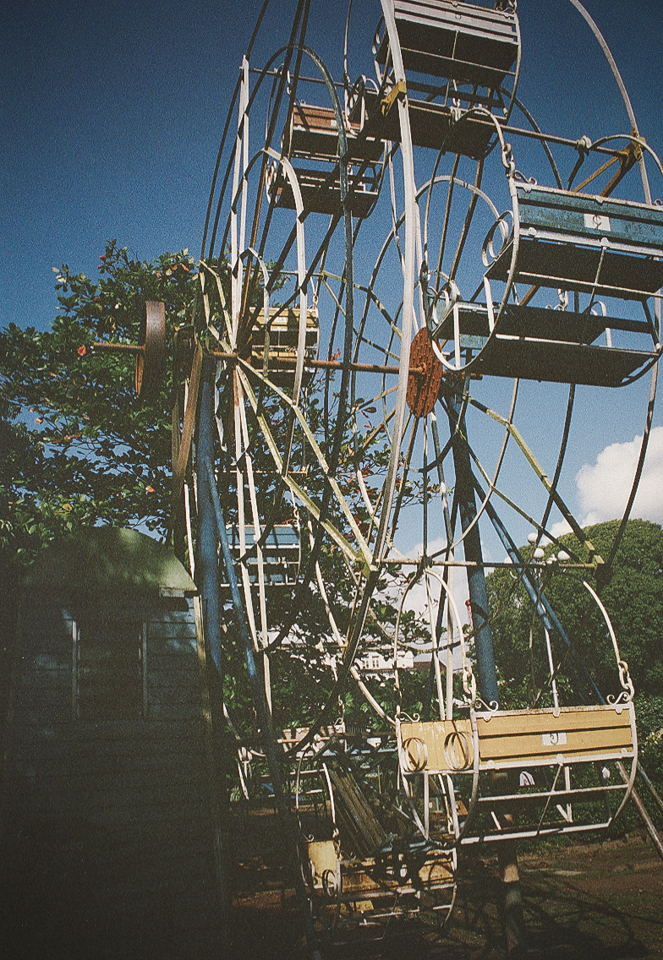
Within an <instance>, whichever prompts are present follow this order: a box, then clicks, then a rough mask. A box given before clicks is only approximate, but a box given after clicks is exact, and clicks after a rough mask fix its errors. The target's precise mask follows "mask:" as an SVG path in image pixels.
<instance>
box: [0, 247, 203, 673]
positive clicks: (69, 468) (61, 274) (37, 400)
mask: <svg viewBox="0 0 663 960" xmlns="http://www.w3.org/2000/svg"><path fill="white" fill-rule="evenodd" d="M56 274H57V277H56V291H57V296H58V303H59V311H58V313H57V316H56V317H55V319H54V321H53V324H52V327H51V329H50V330H47V331H37V330H35V329H34V328H31V327H28V328H26V329H22V328H20V327H19V326H17V325H16V324H10V325H9V326H8V327H7V328H6V329H3V330H1V331H0V387H1V392H0V447H1V449H2V451H3V456H2V459H1V461H0V575H1V576H2V582H3V586H4V588H5V598H6V602H5V603H4V604H3V607H2V610H3V612H2V622H1V623H0V628H1V629H2V647H3V650H4V656H5V658H6V657H7V656H8V649H9V645H10V642H11V636H12V634H13V616H14V611H13V608H12V604H11V602H10V601H11V598H12V597H14V596H15V595H16V591H15V589H13V586H12V585H14V586H15V585H16V584H17V583H18V580H19V577H20V574H21V569H22V568H23V567H24V566H25V565H27V564H28V563H30V562H31V561H32V560H33V559H34V558H35V557H36V556H37V555H38V554H39V553H40V552H41V550H43V549H44V547H45V546H46V545H47V544H48V543H50V542H51V541H52V540H53V539H55V538H57V537H58V536H60V535H62V534H65V533H67V532H70V531H72V530H74V529H76V528H78V527H80V526H84V525H94V524H97V523H117V524H121V525H124V526H127V525H129V526H130V525H139V524H142V525H144V526H145V527H147V528H148V529H151V530H154V531H155V532H157V533H158V534H160V535H162V536H163V535H164V534H165V533H166V530H167V527H168V517H169V511H170V450H171V435H170V416H169V409H170V389H171V378H172V372H171V370H170V369H169V368H168V367H167V368H166V372H165V377H164V382H163V385H162V387H161V389H160V390H159V391H158V392H157V393H156V394H155V395H154V396H153V397H152V398H151V399H150V401H149V402H143V401H138V400H137V398H136V395H135V391H134V386H133V382H134V376H133V363H134V360H133V356H132V355H130V354H110V353H105V352H101V351H95V350H94V349H93V344H94V342H95V341H113V342H126V343H136V342H138V339H139V331H140V323H141V318H142V314H143V311H144V304H145V301H146V300H162V301H164V302H165V303H166V318H167V321H166V322H167V328H168V329H167V335H168V336H170V335H171V334H172V331H173V328H174V327H175V326H178V325H184V324H188V323H190V322H191V307H192V303H193V300H194V297H195V290H196V281H195V276H196V268H195V265H194V261H193V259H192V258H191V257H190V256H189V255H188V253H187V251H182V252H181V253H177V254H169V253H166V254H163V255H162V256H161V257H158V258H157V259H156V260H153V261H151V262H145V261H140V260H137V259H134V258H131V257H130V256H129V254H128V252H127V250H126V248H122V247H119V246H118V244H117V242H116V241H110V242H109V243H108V244H107V246H106V249H105V252H104V254H103V255H102V256H101V258H100V264H99V276H98V278H96V279H94V280H93V279H91V278H89V277H86V276H85V275H84V274H82V273H74V272H72V271H71V270H70V269H69V267H68V266H67V265H66V264H65V265H63V266H62V267H61V269H60V270H56ZM2 674H3V676H5V677H6V676H7V674H8V670H7V669H3V670H2Z"/></svg>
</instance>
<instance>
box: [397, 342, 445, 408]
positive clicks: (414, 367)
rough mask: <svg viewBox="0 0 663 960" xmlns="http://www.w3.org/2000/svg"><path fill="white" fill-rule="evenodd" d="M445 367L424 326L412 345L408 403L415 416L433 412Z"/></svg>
mask: <svg viewBox="0 0 663 960" xmlns="http://www.w3.org/2000/svg"><path fill="white" fill-rule="evenodd" d="M443 374H444V367H443V365H442V363H441V362H440V361H439V360H438V358H437V357H436V356H435V353H434V352H433V345H432V343H431V339H430V336H429V335H428V330H427V329H426V328H425V327H423V328H422V329H421V330H420V331H419V333H418V334H417V335H416V336H415V338H414V340H413V341H412V346H411V347H410V374H409V377H408V381H407V394H406V399H407V405H408V407H409V408H410V410H411V411H412V413H413V414H414V415H415V417H425V416H426V415H427V414H429V413H431V412H432V410H433V409H434V407H435V404H436V402H437V397H438V394H439V392H440V384H441V383H442V376H443Z"/></svg>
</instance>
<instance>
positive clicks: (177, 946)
mask: <svg viewBox="0 0 663 960" xmlns="http://www.w3.org/2000/svg"><path fill="white" fill-rule="evenodd" d="M195 594H196V588H195V585H194V583H193V581H192V580H191V578H190V577H189V575H188V574H187V572H186V571H185V569H184V568H183V567H182V565H181V564H180V563H179V562H178V561H177V560H176V558H175V557H174V555H173V554H172V553H171V552H170V551H169V550H168V549H167V548H166V547H165V546H164V545H162V544H160V543H158V542H157V541H155V540H153V539H151V538H150V537H148V536H145V535H144V534H141V533H138V532H137V531H134V530H124V529H117V528H110V527H102V528H95V529H91V530H88V531H87V532H86V533H84V534H83V535H79V536H75V537H71V538H69V539H67V540H64V541H62V542H60V543H58V544H56V545H54V546H53V547H52V548H51V549H50V550H49V551H47V552H46V553H45V554H44V555H43V557H42V558H41V559H40V560H39V561H38V562H37V563H36V564H35V565H34V566H33V568H32V569H31V570H30V571H29V573H28V575H27V576H26V578H25V583H24V595H23V598H22V612H21V615H20V619H19V627H18V638H17V655H16V664H15V669H14V674H13V679H12V692H11V696H10V710H9V716H8V721H7V729H6V738H5V739H6V744H5V755H4V764H3V770H4V773H3V781H4V782H3V796H2V801H3V807H2V845H3V866H2V881H0V888H1V893H2V899H3V905H2V906H1V907H0V912H2V913H4V916H3V918H2V919H3V921H4V934H3V940H4V944H5V947H6V946H7V945H9V944H11V947H10V952H9V953H7V952H5V947H3V956H5V957H7V958H9V957H10V956H12V957H16V958H19V957H20V958H28V957H33V956H34V957H41V958H43V957H49V958H55V957H60V956H63V957H64V956H66V957H68V958H74V957H76V958H77V957H86V958H88V960H89V958H95V960H97V958H101V957H109V958H111V957H112V958H113V960H119V958H136V957H140V958H151V957H155V958H156V957H158V958H159V960H167V958H173V960H184V958H187V957H194V956H195V957H196V958H201V957H207V956H212V955H218V950H217V947H218V942H219V906H218V904H219V900H218V895H217V891H216V885H215V869H214V849H215V837H216V836H217V833H216V831H217V818H216V816H215V813H214V810H215V807H214V790H213V789H212V782H213V781H212V773H211V753H210V743H211V741H210V739H209V730H208V728H207V722H208V721H207V719H206V718H208V717H209V711H208V710H207V709H206V696H205V690H206V683H205V673H204V650H203V644H202V638H201V636H200V633H201V630H200V629H198V628H197V619H198V618H197V615H196V609H195V602H194V600H195Z"/></svg>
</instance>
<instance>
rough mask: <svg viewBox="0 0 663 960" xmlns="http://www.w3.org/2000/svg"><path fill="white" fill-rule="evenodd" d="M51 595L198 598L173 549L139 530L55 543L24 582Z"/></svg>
mask: <svg viewBox="0 0 663 960" xmlns="http://www.w3.org/2000/svg"><path fill="white" fill-rule="evenodd" d="M24 584H25V586H26V588H27V589H28V590H39V591H40V592H44V591H49V592H53V593H65V594H71V593H77V594H88V595H90V594H106V595H107V594H108V593H109V592H112V593H137V592H139V593H153V594H155V593H159V592H162V593H163V592H166V593H171V594H172V593H186V594H191V593H196V592H197V590H196V585H195V584H194V582H193V580H192V579H191V577H190V576H189V574H188V573H187V572H186V570H185V569H184V567H183V566H182V564H181V563H180V561H179V560H178V559H177V558H176V556H175V554H174V553H173V552H172V550H171V549H170V548H169V547H167V546H166V545H165V544H163V543H160V542H159V541H158V540H155V539H153V538H152V537H148V536H147V535H146V534H144V533H140V532H139V531H138V530H129V529H126V528H123V527H92V528H90V529H88V530H85V531H82V532H79V533H76V534H72V535H71V536H69V537H66V538H64V539H63V540H59V541H56V542H55V543H53V544H52V545H51V546H50V547H49V548H48V549H47V550H46V552H45V553H44V554H43V555H42V556H41V557H39V559H38V560H36V561H35V563H34V564H33V565H32V567H31V568H30V570H29V571H28V572H27V574H26V576H25V578H24Z"/></svg>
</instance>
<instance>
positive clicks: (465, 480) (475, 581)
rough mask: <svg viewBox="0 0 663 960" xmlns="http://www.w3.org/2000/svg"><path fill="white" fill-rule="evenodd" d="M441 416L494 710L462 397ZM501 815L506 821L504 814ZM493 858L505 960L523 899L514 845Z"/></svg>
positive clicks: (518, 945)
mask: <svg viewBox="0 0 663 960" xmlns="http://www.w3.org/2000/svg"><path fill="white" fill-rule="evenodd" d="M447 415H448V417H449V425H450V427H451V436H452V451H453V460H454V470H455V473H456V486H455V498H456V502H457V503H458V512H459V514H460V523H461V528H462V531H463V533H464V534H465V536H464V538H463V548H464V551H465V560H466V561H467V562H468V563H469V564H470V566H468V572H467V581H468V588H469V593H470V606H471V610H472V623H473V627H474V646H475V650H476V658H477V680H478V685H479V693H480V695H481V699H482V700H483V701H484V703H486V704H488V705H489V706H491V707H493V708H495V707H499V691H498V689H497V671H496V669H495V655H494V652H493V637H492V633H491V630H490V615H489V609H488V591H487V590H486V577H485V574H484V567H483V551H482V549H481V537H480V535H479V524H478V523H476V522H474V521H475V520H476V516H477V507H476V499H475V495H474V488H475V479H474V474H473V472H472V462H471V460H470V448H469V443H468V440H467V432H466V429H467V428H466V424H465V420H464V418H463V401H462V396H461V395H460V394H459V393H458V392H457V391H455V390H453V391H449V394H448V395H447ZM505 816H509V814H506V815H505ZM498 859H499V867H500V876H501V879H502V883H503V889H504V901H503V908H502V911H503V922H504V934H505V939H506V947H507V954H508V956H509V957H512V958H515V957H517V956H522V955H523V951H524V949H525V948H524V944H525V929H524V920H523V900H522V892H521V889H520V873H519V870H518V856H517V851H516V844H515V842H503V843H501V844H499V853H498Z"/></svg>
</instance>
